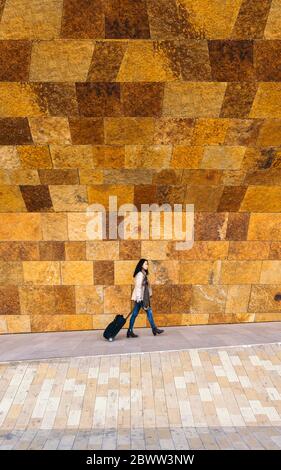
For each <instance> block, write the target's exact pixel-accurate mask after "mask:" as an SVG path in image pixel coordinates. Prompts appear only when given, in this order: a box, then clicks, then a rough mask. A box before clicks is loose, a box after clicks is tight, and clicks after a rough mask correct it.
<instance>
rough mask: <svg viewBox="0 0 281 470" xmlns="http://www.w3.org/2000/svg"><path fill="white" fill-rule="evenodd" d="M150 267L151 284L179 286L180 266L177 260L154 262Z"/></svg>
mask: <svg viewBox="0 0 281 470" xmlns="http://www.w3.org/2000/svg"><path fill="white" fill-rule="evenodd" d="M150 266H151V267H150V271H151V279H150V282H151V284H179V281H180V265H179V263H178V262H177V261H176V260H167V261H166V260H164V261H162V260H160V261H158V260H154V261H153V262H151V263H150Z"/></svg>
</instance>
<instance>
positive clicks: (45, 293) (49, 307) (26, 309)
mask: <svg viewBox="0 0 281 470" xmlns="http://www.w3.org/2000/svg"><path fill="white" fill-rule="evenodd" d="M19 294H20V305H21V313H22V314H25V315H36V314H38V305H40V315H45V314H51V315H52V314H54V313H55V310H54V304H55V302H54V286H21V287H20V289H19ZM58 313H59V312H58Z"/></svg>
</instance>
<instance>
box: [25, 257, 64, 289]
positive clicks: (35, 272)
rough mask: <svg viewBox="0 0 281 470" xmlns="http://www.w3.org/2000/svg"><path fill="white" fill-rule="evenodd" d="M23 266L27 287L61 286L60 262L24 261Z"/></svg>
mask: <svg viewBox="0 0 281 470" xmlns="http://www.w3.org/2000/svg"><path fill="white" fill-rule="evenodd" d="M22 264H23V277H24V282H25V283H26V285H39V284H42V285H53V284H56V285H59V284H61V276H60V262H59V261H23V263H22Z"/></svg>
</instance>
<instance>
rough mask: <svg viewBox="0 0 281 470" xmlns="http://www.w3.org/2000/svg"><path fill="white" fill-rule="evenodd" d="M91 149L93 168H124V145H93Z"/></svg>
mask: <svg viewBox="0 0 281 470" xmlns="http://www.w3.org/2000/svg"><path fill="white" fill-rule="evenodd" d="M92 151H93V159H94V167H95V168H101V169H104V168H124V164H125V146H124V145H116V146H114V145H94V146H93V147H92Z"/></svg>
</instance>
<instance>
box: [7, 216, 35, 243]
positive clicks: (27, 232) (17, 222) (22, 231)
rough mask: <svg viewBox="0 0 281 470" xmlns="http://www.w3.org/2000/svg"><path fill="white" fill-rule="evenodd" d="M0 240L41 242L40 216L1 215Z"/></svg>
mask: <svg viewBox="0 0 281 470" xmlns="http://www.w3.org/2000/svg"><path fill="white" fill-rule="evenodd" d="M1 221H2V223H1V225H0V240H7V241H9V240H10V241H17V240H18V241H21V240H22V241H24V240H30V241H32V240H33V241H36V240H41V237H42V234H41V227H40V214H24V213H18V214H8V213H7V214H1Z"/></svg>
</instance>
